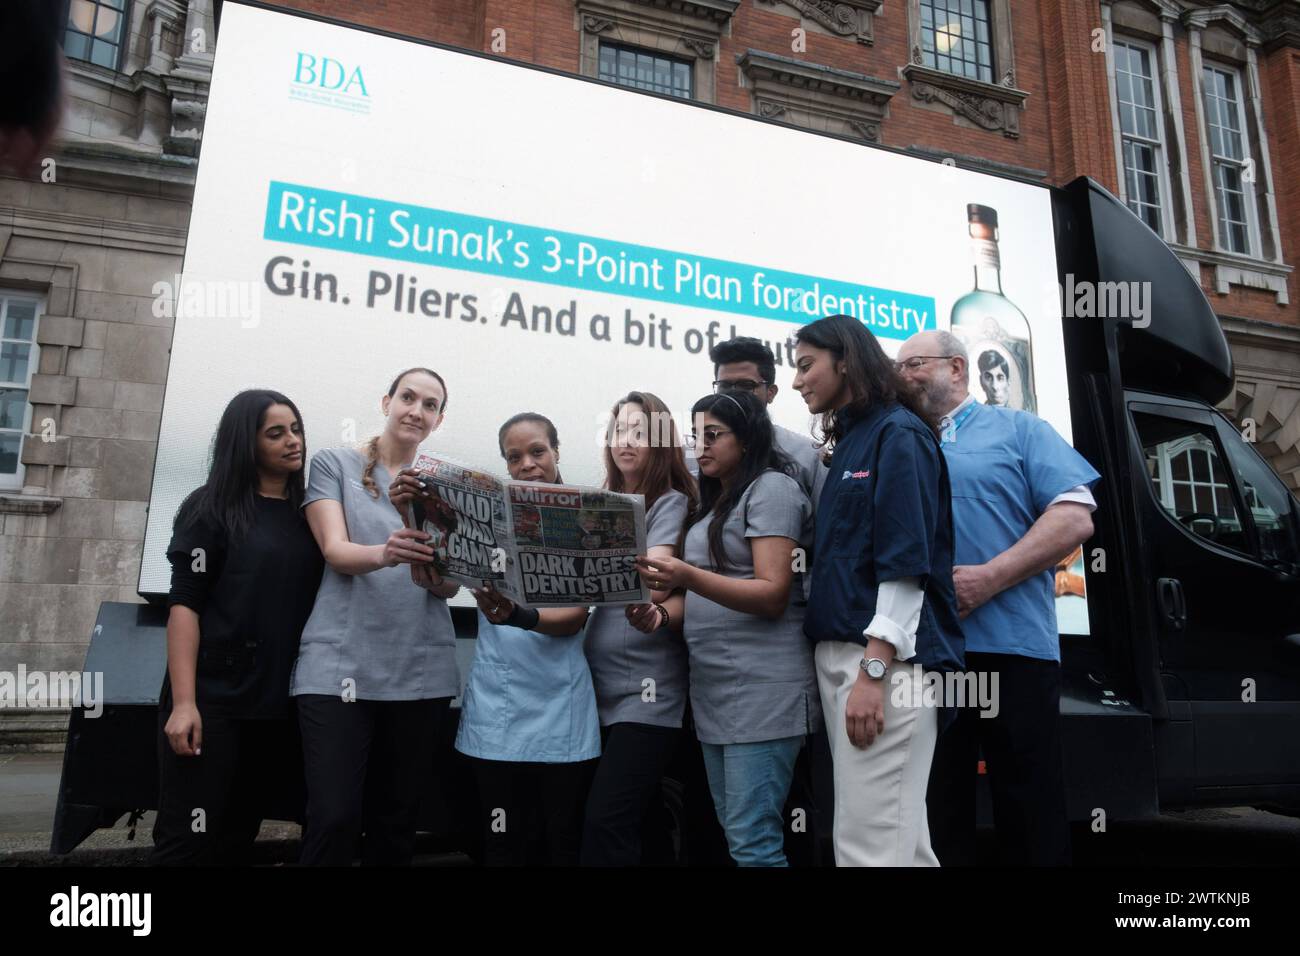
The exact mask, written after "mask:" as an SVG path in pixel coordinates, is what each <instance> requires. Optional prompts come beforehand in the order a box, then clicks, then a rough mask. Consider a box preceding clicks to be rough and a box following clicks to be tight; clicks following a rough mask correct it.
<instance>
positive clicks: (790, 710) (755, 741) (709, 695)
mask: <svg viewBox="0 0 1300 956" xmlns="http://www.w3.org/2000/svg"><path fill="white" fill-rule="evenodd" d="M691 416H692V420H693V424H694V430H693V433H692V436H691V440H690V443H691V444H692V445H693V446H694V447H695V449H696V454H697V457H698V459H699V467H700V505H699V508H698V509H697V510H696V512H695V514H693V515H692V516H691V517H690V518H689V519H688V520H687V523H686V526H685V528H684V529H683V534H682V542H681V553H682V557H681V558H675V557H651V556H647V557H645V558H642V559H641V560H640V561H639V562H638V567H639V568H640V570H641V573H642V574H643V575H644V576H645V578H646V580H647V582H648V583H649V584H650V586H651V587H652V588H654V589H656V590H659V591H674V592H679V593H676V594H674V595H673V596H672V597H671V598H669V599H668V601H666V602H664V603H665V607H666V609H667V623H668V624H669V626H670V627H673V628H674V629H678V628H680V629H681V631H682V633H683V635H684V636H685V638H686V645H687V649H688V653H689V659H690V694H691V708H692V711H693V713H694V718H695V730H696V734H697V736H698V737H699V739H700V743H701V746H702V749H703V751H704V762H705V768H706V770H707V773H708V779H709V789H710V791H711V792H712V794H713V802H714V807H715V809H716V811H717V815H718V820H719V822H720V823H721V824H722V827H723V830H724V831H725V833H726V836H727V844H728V847H729V848H730V851H731V856H732V858H733V859H734V860H735V861H736V863H737V864H739V865H740V866H785V865H787V864H786V858H785V852H784V825H783V821H784V818H783V813H782V811H783V808H784V806H785V800H786V796H787V794H788V793H789V790H790V781H791V778H792V775H793V773H794V765H795V759H796V758H797V757H798V754H799V749H800V747H802V746H803V742H804V737H805V736H806V735H808V734H809V733H812V732H814V731H815V730H817V729H818V727H819V726H820V724H821V709H820V705H819V703H818V699H817V685H816V677H815V674H814V670H813V662H812V652H811V649H810V647H809V646H808V643H807V641H806V639H805V638H804V636H803V614H804V608H803V607H802V603H801V601H796V600H794V598H795V597H802V587H801V584H800V582H799V580H798V576H797V575H796V573H795V571H794V568H795V566H796V564H798V563H799V558H800V557H801V556H802V555H801V552H800V549H802V548H804V547H806V546H807V545H808V543H809V539H810V537H811V531H812V505H811V503H810V502H809V500H808V496H807V495H806V494H805V493H804V491H803V489H802V488H801V487H800V486H799V483H798V482H797V481H796V480H795V479H794V478H792V477H790V469H792V467H793V466H792V463H791V462H790V460H789V459H788V458H786V457H785V456H784V455H783V454H781V453H780V451H778V450H777V449H776V447H775V444H774V439H773V435H772V422H771V420H770V419H769V418H768V416H767V410H766V408H765V407H764V405H763V403H762V402H761V401H759V399H757V398H756V397H755V396H754V395H752V394H746V393H743V392H737V393H725V394H722V395H708V396H705V397H704V398H702V399H700V400H699V401H698V402H696V403H695V406H694V407H693V408H692V409H691ZM634 623H636V624H637V626H639V627H641V628H642V629H645V628H646V627H650V626H653V618H652V617H650V615H649V613H648V612H646V613H644V614H642V615H641V616H640V617H638V620H637V621H634Z"/></svg>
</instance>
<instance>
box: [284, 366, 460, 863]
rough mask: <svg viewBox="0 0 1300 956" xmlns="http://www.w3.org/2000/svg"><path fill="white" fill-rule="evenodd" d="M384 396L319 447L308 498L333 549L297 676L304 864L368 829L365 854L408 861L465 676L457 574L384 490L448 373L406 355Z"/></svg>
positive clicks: (436, 417) (436, 422) (440, 411)
mask: <svg viewBox="0 0 1300 956" xmlns="http://www.w3.org/2000/svg"><path fill="white" fill-rule="evenodd" d="M380 407H381V408H382V410H383V413H384V417H385V422H384V430H383V431H382V432H381V433H380V434H379V435H376V436H375V437H374V438H371V439H370V440H369V441H367V442H366V443H365V444H364V445H363V446H362V447H361V448H360V449H357V448H346V447H345V448H331V449H327V450H325V451H322V452H319V453H317V455H316V456H315V457H314V458H313V459H312V463H311V475H310V477H309V480H308V484H307V493H306V497H305V499H304V506H303V508H304V511H305V512H306V515H307V521H308V523H309V524H310V525H311V530H312V533H313V534H314V535H315V537H316V541H317V543H318V544H319V545H320V549H321V552H322V553H323V554H324V556H325V563H326V569H325V573H324V575H323V577H322V579H321V586H320V592H319V594H318V595H317V598H316V606H315V608H314V610H313V611H312V615H311V618H310V620H308V622H307V626H306V627H305V628H304V630H303V635H302V647H301V650H300V652H299V654H298V662H297V664H296V665H295V667H294V672H293V681H292V687H291V692H292V693H293V694H294V695H295V696H296V697H297V700H298V717H299V722H300V724H301V727H302V738H303V754H304V759H305V763H306V775H307V823H306V827H305V829H304V832H303V848H302V862H303V863H306V864H323V865H335V866H347V865H349V864H350V863H351V861H352V858H353V855H354V852H355V850H356V844H357V838H358V837H360V836H361V835H362V833H363V831H364V837H365V838H364V841H363V843H362V853H361V860H362V863H363V864H378V865H407V864H409V863H410V861H411V857H412V856H413V854H414V851H415V828H416V814H417V810H418V807H419V797H420V787H421V784H422V783H423V781H424V779H425V778H426V776H427V774H428V773H429V772H430V770H431V768H432V765H433V757H432V755H433V752H434V745H435V741H436V740H437V739H438V737H439V736H440V728H441V726H442V723H443V721H444V720H445V719H446V717H447V713H448V707H449V705H450V703H451V698H452V697H454V696H455V695H456V693H457V691H458V690H459V687H460V681H459V676H458V674H457V670H456V634H455V630H454V628H453V627H452V622H451V612H450V611H449V610H448V608H447V598H449V597H451V596H452V595H454V594H455V593H456V592H457V591H458V590H459V585H457V584H455V583H452V582H448V581H444V580H443V579H442V578H441V577H440V576H439V575H438V573H437V572H436V571H434V570H432V568H431V567H430V565H429V563H428V562H429V560H430V558H431V557H432V556H433V549H432V548H430V547H429V546H428V544H427V541H428V538H429V535H428V534H426V533H425V532H423V531H418V530H416V529H413V528H404V527H403V526H402V518H401V515H400V514H398V512H396V511H394V510H393V507H392V505H391V504H389V501H388V499H387V497H386V496H384V495H383V494H381V492H380V485H381V483H383V484H387V483H388V482H389V481H390V480H391V476H395V475H397V474H398V473H399V472H400V471H401V470H402V469H403V468H406V467H408V466H409V465H410V464H411V462H412V461H413V460H414V459H415V455H416V451H417V450H418V448H419V446H420V444H421V443H422V442H424V440H425V439H427V438H428V437H429V435H430V433H431V432H433V431H434V430H436V429H437V428H438V427H439V426H440V425H441V424H442V421H443V416H444V415H445V414H446V411H447V384H446V382H444V381H443V379H442V376H441V375H439V374H438V373H437V372H435V371H433V370H432V369H427V368H412V369H407V370H406V371H404V372H402V373H401V374H400V375H398V376H397V377H396V378H395V379H393V382H392V384H391V385H390V386H389V387H388V391H387V393H386V394H385V395H384V396H383V397H382V398H381V399H380ZM401 564H406V565H409V569H402V568H399V567H398V565H401ZM412 580H414V581H415V583H416V584H418V585H420V587H412V586H411V582H412Z"/></svg>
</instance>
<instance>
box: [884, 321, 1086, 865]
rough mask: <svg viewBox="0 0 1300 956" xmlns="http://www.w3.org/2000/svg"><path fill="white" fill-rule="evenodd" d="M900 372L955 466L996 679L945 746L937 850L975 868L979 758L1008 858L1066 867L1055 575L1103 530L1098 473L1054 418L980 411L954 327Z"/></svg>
mask: <svg viewBox="0 0 1300 956" xmlns="http://www.w3.org/2000/svg"><path fill="white" fill-rule="evenodd" d="M896 364H897V367H898V370H899V373H900V374H901V375H902V377H903V380H904V382H906V384H907V386H908V387H909V388H910V389H911V390H912V393H913V394H914V395H915V396H916V400H917V403H918V405H919V406H920V408H921V411H922V413H923V414H924V415H925V417H926V418H927V419H928V420H929V421H930V423H931V425H933V426H934V427H935V428H936V429H937V430H938V431H939V433H940V441H941V443H942V447H943V452H944V457H945V458H946V459H947V463H948V473H949V477H950V480H951V484H952V516H953V525H954V528H955V530H956V539H957V540H956V554H955V559H954V562H953V569H952V570H953V584H954V586H955V588H956V591H957V607H958V612H959V613H960V614H961V617H962V630H963V631H965V633H966V666H967V668H968V669H970V670H972V671H987V672H990V673H997V674H998V677H999V683H998V687H999V701H998V704H999V706H998V708H997V709H996V711H995V713H996V716H994V717H991V718H982V717H981V716H980V714H979V712H978V711H976V710H975V709H974V708H970V707H964V708H961V711H960V713H959V715H958V718H957V720H956V722H955V723H954V724H953V725H952V726H951V727H949V728H948V729H947V730H946V731H945V732H944V733H943V734H942V735H941V736H940V738H939V742H938V745H937V747H936V750H935V755H934V762H933V764H932V767H931V773H930V787H929V794H928V797H927V805H928V809H929V817H930V833H931V840H932V845H933V847H934V850H935V852H936V854H937V855H938V857H939V862H940V864H941V865H943V866H954V865H957V866H960V865H971V864H973V863H974V862H975V777H976V774H975V769H976V764H977V761H978V759H979V752H980V751H981V750H982V751H983V754H984V761H985V766H986V769H987V772H988V776H989V786H990V789H991V791H992V796H993V820H994V825H995V826H996V828H997V840H998V849H999V853H1000V855H1001V856H1002V858H1003V862H1006V863H1011V864H1017V865H1022V866H1023V865H1044V866H1054V865H1055V866H1059V865H1065V864H1068V863H1069V861H1070V831H1069V826H1068V820H1067V816H1066V807H1065V782H1064V777H1063V774H1062V769H1061V729H1060V699H1061V668H1060V660H1061V651H1060V641H1059V636H1058V632H1057V626H1056V609H1055V579H1054V575H1053V572H1054V571H1055V569H1056V566H1057V564H1058V563H1059V562H1060V561H1061V559H1062V558H1064V557H1066V556H1067V555H1069V554H1071V553H1072V552H1073V551H1074V550H1075V549H1076V548H1078V547H1079V546H1080V545H1081V544H1083V542H1084V541H1086V540H1087V539H1088V538H1089V537H1090V536H1091V535H1092V514H1091V513H1092V511H1093V510H1095V509H1096V507H1097V503H1096V501H1095V500H1094V499H1093V496H1092V493H1091V492H1090V491H1089V490H1088V486H1090V485H1092V484H1093V483H1094V482H1095V481H1096V480H1097V479H1098V478H1099V477H1100V476H1099V475H1098V473H1097V472H1096V471H1095V470H1094V469H1093V467H1092V466H1091V465H1090V464H1088V462H1087V461H1086V460H1084V458H1083V456H1082V455H1080V454H1079V453H1078V452H1077V451H1075V450H1074V449H1073V448H1071V447H1070V446H1069V445H1068V444H1066V443H1065V441H1064V440H1063V439H1062V438H1061V436H1060V435H1058V434H1057V433H1056V431H1055V430H1054V429H1053V428H1052V426H1051V425H1049V424H1047V422H1045V421H1043V420H1042V419H1040V418H1038V417H1036V416H1034V415H1031V414H1029V413H1028V412H1024V411H1018V410H1015V409H1011V408H1005V407H1000V406H997V405H985V404H981V403H979V402H977V401H976V400H975V398H974V396H973V395H971V394H970V387H969V374H970V371H969V370H970V360H969V358H968V356H967V354H966V349H965V347H964V346H963V345H962V343H961V341H960V340H959V339H958V338H957V337H956V336H954V335H952V334H951V333H950V332H937V331H936V332H920V333H918V334H916V335H914V336H912V337H911V338H910V339H908V340H907V341H906V342H905V343H904V344H903V346H902V347H901V348H900V349H899V352H898V360H897V363H896Z"/></svg>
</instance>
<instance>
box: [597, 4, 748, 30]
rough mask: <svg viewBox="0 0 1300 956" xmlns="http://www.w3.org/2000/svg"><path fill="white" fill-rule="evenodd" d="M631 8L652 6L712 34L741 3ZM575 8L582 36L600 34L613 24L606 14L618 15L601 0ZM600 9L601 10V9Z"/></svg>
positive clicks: (612, 5)
mask: <svg viewBox="0 0 1300 956" xmlns="http://www.w3.org/2000/svg"><path fill="white" fill-rule="evenodd" d="M626 2H627V3H628V4H629V5H631V6H637V7H652V8H656V9H659V10H663V11H665V12H667V13H671V14H676V15H678V16H683V17H691V18H694V19H696V20H699V21H700V24H701V26H703V25H706V24H707V25H709V26H710V27H712V28H713V30H714V31H717V30H721V28H722V27H723V25H725V24H726V23H727V22H728V21H729V20H730V19H731V15H732V14H733V13H735V12H736V8H737V7H739V6H740V0H626ZM574 6H576V7H577V9H578V13H579V14H581V15H582V31H583V32H584V33H603V32H604V31H605V30H607V29H609V27H610V26H612V25H613V20H612V19H611V17H610V16H608V15H607V14H613V13H617V10H618V8H617V6H615V5H614V4H606V3H601V2H600V0H576V2H575V4H574ZM602 8H604V9H603V10H602Z"/></svg>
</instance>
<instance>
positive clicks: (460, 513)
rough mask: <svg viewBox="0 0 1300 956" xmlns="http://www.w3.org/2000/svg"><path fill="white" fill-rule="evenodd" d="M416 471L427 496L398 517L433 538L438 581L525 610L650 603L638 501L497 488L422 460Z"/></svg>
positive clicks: (594, 492) (493, 480) (606, 494)
mask: <svg viewBox="0 0 1300 956" xmlns="http://www.w3.org/2000/svg"><path fill="white" fill-rule="evenodd" d="M414 467H415V469H416V470H417V471H418V472H420V477H421V479H422V480H424V481H425V482H426V483H427V484H428V486H429V488H428V490H429V492H430V493H429V496H428V498H426V499H414V500H413V501H412V503H411V506H410V509H409V513H408V514H407V515H404V516H403V517H404V518H405V520H406V524H407V526H408V527H412V528H419V529H420V530H422V531H425V532H427V533H428V534H429V535H430V539H429V541H428V542H427V543H428V545H429V546H430V547H431V548H433V550H434V558H433V560H432V561H431V562H430V563H431V564H432V566H433V567H434V569H435V570H437V572H438V573H439V574H440V575H442V576H443V577H444V578H447V579H448V580H451V581H456V582H458V583H459V584H463V585H466V586H467V587H475V588H477V587H482V586H484V585H485V584H490V585H491V586H492V587H493V588H495V589H496V590H497V591H499V592H500V593H501V594H504V595H505V596H506V597H508V598H509V599H510V600H512V601H514V602H515V603H516V604H520V605H523V606H524V607H529V608H543V607H589V606H594V605H615V604H641V603H645V602H648V601H649V600H650V590H649V588H647V587H646V584H645V582H644V581H643V580H642V579H641V576H640V575H639V574H638V573H637V571H636V567H635V562H636V557H637V555H639V554H645V552H646V544H645V499H644V498H642V497H641V496H640V495H625V494H618V493H615V492H612V491H604V490H602V489H599V488H585V487H581V486H578V485H551V484H545V483H543V482H536V481H503V480H502V479H500V478H497V477H496V476H495V475H493V474H490V473H489V472H485V471H476V470H474V469H472V468H467V467H465V466H464V465H458V464H455V463H454V462H449V461H444V460H442V459H440V458H435V457H433V456H432V455H428V454H421V455H420V456H419V457H418V458H417V459H416V460H415V465H414Z"/></svg>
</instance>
